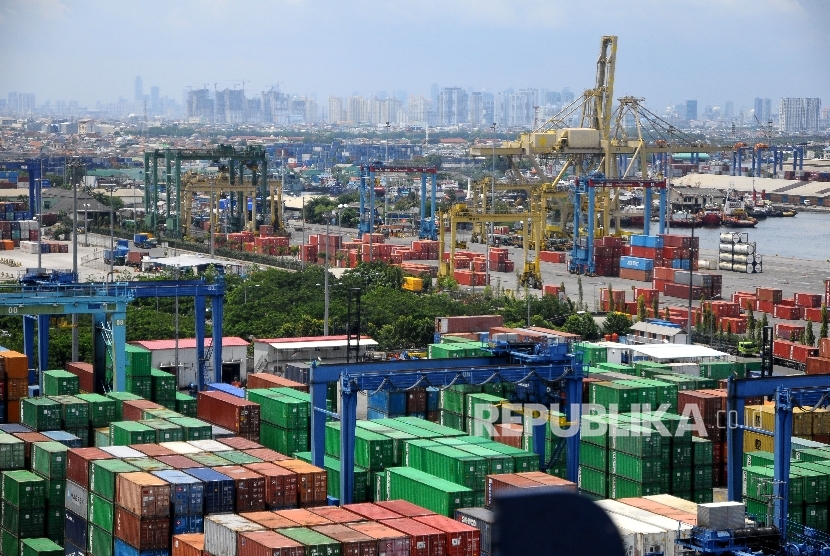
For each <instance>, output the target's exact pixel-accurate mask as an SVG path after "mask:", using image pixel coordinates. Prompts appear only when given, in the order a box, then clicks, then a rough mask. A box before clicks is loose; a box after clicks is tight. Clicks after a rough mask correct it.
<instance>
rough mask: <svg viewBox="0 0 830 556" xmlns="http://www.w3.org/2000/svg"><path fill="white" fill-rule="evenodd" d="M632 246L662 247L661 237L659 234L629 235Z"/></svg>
mask: <svg viewBox="0 0 830 556" xmlns="http://www.w3.org/2000/svg"><path fill="white" fill-rule="evenodd" d="M631 246H632V247H655V248H658V247H663V238H662V237H660V236H631Z"/></svg>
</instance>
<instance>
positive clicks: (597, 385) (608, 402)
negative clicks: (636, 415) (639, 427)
mask: <svg viewBox="0 0 830 556" xmlns="http://www.w3.org/2000/svg"><path fill="white" fill-rule="evenodd" d="M639 393H640V389H639V388H638V387H636V386H626V385H623V384H618V383H616V382H592V383H591V384H590V401H591V403H593V404H598V405H601V406H602V407H604V408H605V409H606V410H609V409H610V408H611V407H612V406H613V407H616V411H617V412H618V413H628V412H629V411H631V404H637V403H640V398H639Z"/></svg>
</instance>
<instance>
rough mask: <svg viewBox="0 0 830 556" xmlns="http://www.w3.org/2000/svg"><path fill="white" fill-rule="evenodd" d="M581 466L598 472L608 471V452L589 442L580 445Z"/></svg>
mask: <svg viewBox="0 0 830 556" xmlns="http://www.w3.org/2000/svg"><path fill="white" fill-rule="evenodd" d="M579 465H580V467H590V468H591V469H596V470H598V471H603V472H607V471H608V451H607V450H606V449H605V448H604V447H602V446H597V445H596V444H591V443H589V442H580V443H579Z"/></svg>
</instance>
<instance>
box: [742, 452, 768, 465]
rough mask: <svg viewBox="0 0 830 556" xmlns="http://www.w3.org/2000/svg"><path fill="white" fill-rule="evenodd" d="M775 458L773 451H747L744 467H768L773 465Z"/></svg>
mask: <svg viewBox="0 0 830 556" xmlns="http://www.w3.org/2000/svg"><path fill="white" fill-rule="evenodd" d="M774 460H775V455H774V454H773V453H772V452H761V451H758V452H747V453H746V454H744V467H766V466H768V465H773V464H774Z"/></svg>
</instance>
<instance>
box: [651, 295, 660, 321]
mask: <svg viewBox="0 0 830 556" xmlns="http://www.w3.org/2000/svg"><path fill="white" fill-rule="evenodd" d="M651 314H652V315H654V318H656V319H659V318H660V300H659V299H658V297H657V296H656V295H655V296H654V297H652V298H651Z"/></svg>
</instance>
